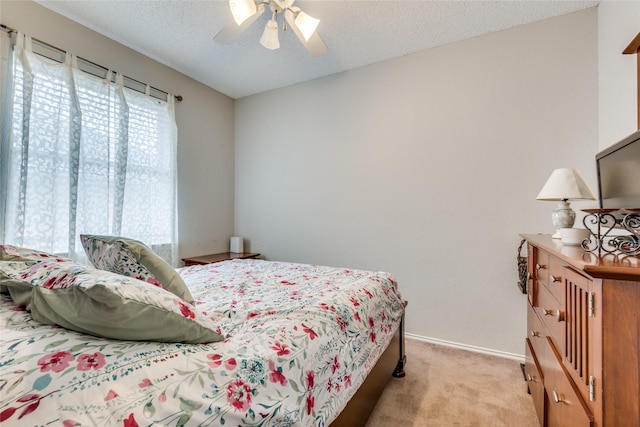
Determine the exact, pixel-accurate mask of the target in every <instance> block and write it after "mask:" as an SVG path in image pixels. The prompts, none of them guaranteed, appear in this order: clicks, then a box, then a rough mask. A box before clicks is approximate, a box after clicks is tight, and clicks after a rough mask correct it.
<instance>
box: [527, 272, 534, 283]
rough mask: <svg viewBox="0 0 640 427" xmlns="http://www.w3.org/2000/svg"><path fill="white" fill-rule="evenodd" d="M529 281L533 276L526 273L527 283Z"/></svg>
mask: <svg viewBox="0 0 640 427" xmlns="http://www.w3.org/2000/svg"><path fill="white" fill-rule="evenodd" d="M531 279H533V276H532V275H531V273H529V272H528V271H527V281H529V280H531Z"/></svg>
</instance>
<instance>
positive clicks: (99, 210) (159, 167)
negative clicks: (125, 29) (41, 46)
mask: <svg viewBox="0 0 640 427" xmlns="http://www.w3.org/2000/svg"><path fill="white" fill-rule="evenodd" d="M66 58H67V59H66V63H63V64H60V63H58V62H55V61H52V60H49V59H47V58H44V57H41V56H39V55H36V54H34V53H33V52H32V50H31V39H30V38H29V37H28V36H23V35H20V34H18V37H17V40H16V44H15V48H14V52H13V62H12V70H11V72H10V73H9V77H8V78H9V80H10V81H9V83H10V84H9V90H8V91H9V92H10V95H9V96H10V97H11V102H10V103H9V104H10V106H11V108H6V109H3V114H4V117H3V122H2V123H3V125H4V124H5V123H9V124H10V132H3V141H2V150H3V152H4V153H3V156H2V157H0V159H2V158H3V159H4V160H3V164H2V176H1V177H0V178H1V179H2V180H5V181H6V185H5V187H6V189H5V191H4V194H3V193H2V192H0V196H1V197H2V200H1V201H2V205H3V209H2V210H1V211H0V216H2V217H3V218H0V219H2V220H1V221H0V225H2V224H4V226H3V228H2V229H1V230H0V233H2V234H1V235H0V237H2V241H4V242H5V243H7V244H14V245H18V246H23V247H30V248H35V249H40V250H44V251H48V252H53V253H64V254H68V255H69V256H71V257H72V258H76V259H83V258H84V253H83V250H82V247H81V245H80V241H79V237H78V236H79V235H80V234H81V233H90V234H108V235H118V236H126V237H130V238H134V239H138V240H141V241H142V242H144V243H146V244H148V245H149V246H151V247H152V249H154V251H156V252H157V253H158V254H159V255H160V256H162V257H163V258H165V259H166V260H167V261H169V262H170V263H171V264H172V265H174V266H175V265H177V261H178V260H177V248H176V246H177V227H176V223H177V221H176V147H177V129H176V124H175V118H174V97H173V96H171V95H168V96H167V99H168V100H167V101H166V102H165V101H160V100H158V99H155V98H152V97H150V96H148V94H140V93H138V92H135V91H132V90H130V89H127V88H125V87H124V86H123V84H122V81H123V79H122V76H120V75H116V77H115V83H112V80H113V79H112V73H111V72H109V73H107V74H108V75H107V77H106V79H102V78H98V77H95V76H93V75H90V74H88V73H85V72H83V71H80V70H79V69H78V68H77V66H76V64H75V58H74V56H73V55H69V54H67V55H66ZM9 62H11V61H9ZM6 104H7V103H6V102H5V105H6ZM5 133H8V135H7V136H5V135H4V134H5Z"/></svg>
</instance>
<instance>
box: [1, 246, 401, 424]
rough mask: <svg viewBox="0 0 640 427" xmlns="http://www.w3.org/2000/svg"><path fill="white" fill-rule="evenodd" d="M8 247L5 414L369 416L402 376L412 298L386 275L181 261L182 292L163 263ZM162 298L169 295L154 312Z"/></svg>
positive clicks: (307, 420) (127, 420)
mask: <svg viewBox="0 0 640 427" xmlns="http://www.w3.org/2000/svg"><path fill="white" fill-rule="evenodd" d="M2 248H4V249H3V250H4V252H3V254H4V255H3V259H2V261H0V262H2V265H0V272H1V273H2V275H0V278H1V279H2V283H0V291H1V293H2V294H1V295H0V303H1V305H0V322H1V324H0V326H1V335H0V422H3V423H7V424H13V423H15V424H18V423H20V424H25V425H41V426H44V425H63V426H68V427H70V426H112V425H118V426H127V427H129V426H142V425H147V426H151V425H169V426H185V425H186V426H329V425H332V426H339V425H349V426H353V425H364V424H365V423H366V420H367V418H368V414H369V413H370V411H371V410H372V408H373V406H374V405H375V401H376V400H377V398H378V396H379V395H380V393H381V391H382V388H383V387H384V385H385V384H386V382H387V380H388V379H389V378H390V377H391V375H392V373H393V374H394V375H395V376H403V375H404V371H403V368H404V363H405V359H404V343H403V336H402V335H403V332H404V331H403V325H402V322H403V316H404V308H405V302H404V301H403V299H402V298H401V296H400V294H399V292H398V289H397V285H396V282H395V280H394V278H393V277H392V276H391V275H390V274H388V273H383V272H369V271H361V270H354V269H346V268H332V267H324V266H317V265H307V264H295V263H286V262H274V261H264V260H259V259H251V260H233V261H225V262H221V263H216V264H208V265H197V266H191V267H184V268H181V269H178V270H173V272H174V273H175V274H176V275H177V276H179V277H178V279H179V280H181V281H183V282H184V284H185V285H186V287H187V288H188V291H187V292H188V293H190V295H189V297H188V298H187V297H185V298H182V297H178V296H175V295H174V293H172V292H170V291H169V290H168V289H165V288H164V287H163V286H160V285H158V283H155V282H154V281H156V279H155V278H157V277H160V275H159V274H155V275H153V274H150V276H151V277H155V278H154V279H153V280H150V279H149V275H148V276H145V274H146V273H148V272H149V270H153V269H152V268H149V269H148V270H147V271H146V273H144V274H138V273H136V274H135V275H132V274H122V271H120V272H119V273H114V272H113V271H107V270H102V269H99V268H93V267H88V266H84V265H80V264H77V263H74V262H72V261H70V260H68V259H65V258H60V257H56V256H54V255H50V254H45V253H40V252H37V251H30V250H23V249H21V248H17V249H16V248H14V247H10V246H6V245H4V246H2ZM85 249H87V247H85ZM122 249H123V248H122V247H120V248H119V249H118V251H119V253H120V254H121V253H122ZM88 253H89V251H88ZM7 254H8V255H7ZM131 257H133V258H135V257H136V256H135V255H131V253H128V255H127V257H124V258H125V261H126V262H129V263H130V261H131ZM90 258H91V257H90ZM138 260H139V257H138ZM92 261H93V260H92ZM94 264H95V263H94ZM107 264H108V263H107ZM107 267H109V265H107ZM110 267H111V270H113V265H110ZM154 273H157V272H155V271H154ZM178 279H176V280H178ZM167 288H170V286H168V287H167ZM105 289H106V290H108V292H106V291H105ZM125 290H126V291H125ZM114 294H115V295H116V297H115V298H116V299H115V303H113V301H112V299H113V298H114V297H113V295H114ZM87 295H88V296H87ZM132 295H133V296H132ZM191 297H192V298H193V301H192V303H189V302H187V300H189V299H190V298H191ZM123 298H124V299H123ZM136 298H137V299H136ZM156 298H162V299H163V300H162V301H165V302H166V301H168V302H166V303H165V305H164V306H162V307H160V308H158V307H153V309H154V310H155V312H154V313H155V314H154V315H155V316H156V317H153V316H151V317H152V318H151V319H150V320H149V319H148V317H149V315H148V313H147V311H145V310H147V309H148V307H147V305H149V304H148V302H149V300H153V299H156ZM142 302H144V304H142ZM105 306H106V307H109V308H108V309H107V310H105ZM122 307H129V308H131V307H133V309H132V310H131V309H130V310H128V311H127V312H124V314H123V313H121V312H120V311H118V310H120V309H121V308H122ZM140 307H142V308H140ZM163 310H164V311H163ZM158 313H160V317H158ZM74 316H75V317H74ZM167 319H173V320H172V321H171V322H168V320H167ZM174 320H175V321H174ZM110 322H111V323H110ZM172 322H173V323H172ZM185 322H186V323H185ZM194 324H195V325H196V327H194V326H193V325H194ZM105 325H108V327H105ZM176 325H177V327H176ZM194 328H195V329H194ZM194 330H195V331H196V332H194ZM183 331H184V333H183ZM145 334H150V335H145ZM198 334H200V335H198ZM98 335H99V336H98Z"/></svg>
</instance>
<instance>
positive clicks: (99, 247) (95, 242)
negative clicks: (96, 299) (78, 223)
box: [80, 234, 194, 303]
mask: <svg viewBox="0 0 640 427" xmlns="http://www.w3.org/2000/svg"><path fill="white" fill-rule="evenodd" d="M80 241H81V242H82V247H83V248H84V251H85V253H86V254H87V257H89V260H90V261H91V263H92V264H93V266H94V267H95V268H98V269H100V270H106V271H110V272H112V273H117V274H122V275H124V276H130V277H133V278H135V279H139V280H143V281H145V282H149V283H151V284H154V285H156V286H161V287H162V288H164V289H166V290H168V291H169V292H172V293H174V294H175V295H177V296H179V297H180V298H182V299H184V300H185V301H187V302H189V303H193V302H194V299H193V296H191V292H190V291H189V288H187V285H186V284H185V283H184V281H183V280H182V278H181V277H180V275H179V274H178V273H177V272H176V270H174V269H173V268H172V267H171V265H169V263H168V262H166V261H165V260H164V259H162V258H160V257H159V256H158V255H156V254H155V253H154V252H153V251H152V250H151V249H149V247H148V246H147V245H145V244H144V243H142V242H140V241H138V240H134V239H129V238H126V237H117V236H97V235H91V234H81V235H80Z"/></svg>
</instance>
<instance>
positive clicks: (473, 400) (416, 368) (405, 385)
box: [366, 339, 539, 427]
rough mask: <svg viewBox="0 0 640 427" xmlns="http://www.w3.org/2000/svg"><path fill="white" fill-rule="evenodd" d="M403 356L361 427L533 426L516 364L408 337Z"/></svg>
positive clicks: (535, 421) (531, 410)
mask: <svg viewBox="0 0 640 427" xmlns="http://www.w3.org/2000/svg"><path fill="white" fill-rule="evenodd" d="M406 353H407V367H406V373H407V375H406V377H405V378H392V379H391V380H390V382H389V384H388V385H387V387H386V389H385V391H384V392H383V394H382V396H381V397H380V401H379V402H378V404H377V406H376V408H375V410H374V412H373V414H371V418H370V419H369V421H368V423H367V425H366V427H390V426H403V427H404V426H414V427H417V426H429V427H453V426H460V427H487V426H490V427H500V426H504V427H538V426H539V424H538V418H537V416H536V412H535V409H534V407H533V401H532V400H531V396H530V395H529V394H528V393H527V385H526V382H525V381H524V378H523V376H522V371H521V369H520V364H519V363H518V362H516V361H513V360H509V359H504V358H500V357H495V356H489V355H485V354H480V353H475V352H470V351H465V350H459V349H454V348H450V347H445V346H440V345H435V344H430V343H425V342H422V341H417V340H409V339H408V340H406Z"/></svg>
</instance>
